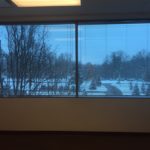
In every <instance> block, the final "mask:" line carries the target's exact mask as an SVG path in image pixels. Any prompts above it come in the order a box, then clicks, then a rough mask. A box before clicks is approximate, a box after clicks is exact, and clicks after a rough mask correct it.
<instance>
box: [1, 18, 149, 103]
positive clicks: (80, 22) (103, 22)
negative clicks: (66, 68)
mask: <svg viewBox="0 0 150 150" xmlns="http://www.w3.org/2000/svg"><path fill="white" fill-rule="evenodd" d="M143 23H150V20H147V19H146V20H145V19H123V20H122V19H115V20H111V19H110V20H108V19H107V20H77V21H74V20H72V21H10V22H9V21H7V22H0V26H2V25H65V24H66V25H67V24H70V25H71V24H72V25H75V52H74V53H75V87H76V88H75V95H74V96H57V95H56V96H28V95H27V96H11V97H0V99H1V98H2V99H11V98H12V99H13V98H15V99H16V98H17V99H18V98H19V99H20V98H27V99H30V98H31V99H32V98H33V99H37V98H46V99H47V98H48V99H49V98H50V99H53V98H56V99H61V98H67V99H70V98H75V99H83V100H84V99H91V98H92V99H96V100H97V99H108V100H110V99H117V100H118V99H138V100H141V99H143V100H147V99H148V100H150V97H149V96H80V95H79V78H78V77H79V40H78V38H79V30H78V28H79V26H80V25H111V24H143Z"/></svg>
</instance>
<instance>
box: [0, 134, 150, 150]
mask: <svg viewBox="0 0 150 150" xmlns="http://www.w3.org/2000/svg"><path fill="white" fill-rule="evenodd" d="M149 143H150V135H149V134H135V133H134V134H133V133H132V134H129V133H83V132H80V133H73V132H72V133H71V132H66V133H65V132H51V133H48V132H45V133H44V132H36V133H35V132H19V133H18V132H1V133H0V149H4V150H10V149H11V150H48V149H50V150H97V149H104V150H107V149H109V150H110V149H111V150H112V149H115V150H116V149H117V150H135V149H142V150H144V149H149V148H150V145H149Z"/></svg>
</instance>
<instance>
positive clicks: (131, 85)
mask: <svg viewBox="0 0 150 150" xmlns="http://www.w3.org/2000/svg"><path fill="white" fill-rule="evenodd" d="M129 84H130V85H129V86H130V90H133V84H132V82H130V83H129Z"/></svg>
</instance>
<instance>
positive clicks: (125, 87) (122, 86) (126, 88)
mask: <svg viewBox="0 0 150 150" xmlns="http://www.w3.org/2000/svg"><path fill="white" fill-rule="evenodd" d="M90 84H91V81H85V82H84V83H82V85H81V87H80V88H81V91H84V93H85V91H86V94H87V95H89V96H97V95H99V96H105V95H107V94H108V93H109V91H108V88H107V86H111V87H114V88H116V89H118V90H119V91H120V92H121V93H122V95H123V96H132V94H133V90H134V87H135V85H137V86H138V88H139V95H140V96H144V95H145V94H144V93H143V91H142V86H143V85H144V88H145V90H146V89H147V88H148V85H150V82H144V81H135V80H123V81H117V80H102V85H101V86H97V87H96V89H95V90H90ZM131 86H132V88H131ZM112 94H113V93H112ZM80 95H82V92H80ZM111 96H118V95H115V93H114V95H111Z"/></svg>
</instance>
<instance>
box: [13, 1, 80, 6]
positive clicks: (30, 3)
mask: <svg viewBox="0 0 150 150" xmlns="http://www.w3.org/2000/svg"><path fill="white" fill-rule="evenodd" d="M11 1H12V2H13V3H14V4H15V5H17V6H18V7H48V6H81V0H11Z"/></svg>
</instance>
